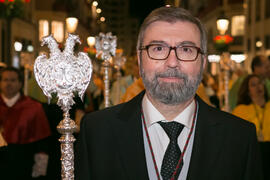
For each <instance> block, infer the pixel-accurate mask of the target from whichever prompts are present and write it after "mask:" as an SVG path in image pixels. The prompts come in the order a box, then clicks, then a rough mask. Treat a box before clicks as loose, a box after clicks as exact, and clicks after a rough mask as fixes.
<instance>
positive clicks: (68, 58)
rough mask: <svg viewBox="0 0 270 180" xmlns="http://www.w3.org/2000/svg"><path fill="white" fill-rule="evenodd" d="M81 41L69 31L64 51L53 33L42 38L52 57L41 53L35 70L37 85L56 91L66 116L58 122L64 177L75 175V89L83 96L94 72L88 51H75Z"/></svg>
mask: <svg viewBox="0 0 270 180" xmlns="http://www.w3.org/2000/svg"><path fill="white" fill-rule="evenodd" d="M76 43H80V39H79V36H77V35H73V34H69V35H68V38H67V39H66V44H65V49H64V51H63V52H62V51H61V50H60V49H59V48H58V44H57V42H56V40H55V39H54V37H53V36H52V35H49V36H46V37H44V38H43V39H42V44H41V45H45V44H47V45H48V47H49V50H50V57H49V58H47V56H46V55H40V56H38V57H37V59H36V61H35V64H34V74H35V78H36V80H37V83H38V85H39V86H40V87H41V89H42V90H43V93H44V94H45V95H46V96H47V97H48V98H49V99H51V98H52V94H57V97H58V101H57V105H58V106H60V107H61V109H62V110H63V117H64V119H63V120H62V121H61V122H60V123H59V125H58V126H57V130H58V131H59V133H61V134H62V136H61V137H60V139H59V141H60V142H61V164H62V171H61V176H62V179H63V180H73V179H74V151H73V143H74V141H75V138H74V136H73V135H72V134H73V132H75V131H76V129H77V127H76V124H75V122H74V121H73V120H72V119H70V117H69V110H70V109H71V106H72V105H73V104H74V103H75V102H74V100H73V98H74V93H78V95H79V96H80V98H81V99H82V98H83V95H84V92H85V90H86V88H87V86H88V85H89V82H90V79H91V74H92V69H93V68H92V63H91V60H90V58H89V57H88V56H87V54H86V53H83V52H79V53H78V56H77V57H76V56H75V55H74V51H73V50H74V46H75V44H76Z"/></svg>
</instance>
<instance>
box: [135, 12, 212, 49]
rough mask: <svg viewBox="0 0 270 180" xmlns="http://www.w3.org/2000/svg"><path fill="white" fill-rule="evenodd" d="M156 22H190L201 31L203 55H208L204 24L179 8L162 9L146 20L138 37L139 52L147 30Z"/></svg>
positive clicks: (151, 14) (152, 13)
mask: <svg viewBox="0 0 270 180" xmlns="http://www.w3.org/2000/svg"><path fill="white" fill-rule="evenodd" d="M156 21H164V22H168V23H175V22H177V21H182V22H190V23H192V24H195V25H196V26H197V27H198V29H199V31H200V38H201V39H200V46H201V47H200V48H201V50H202V52H203V54H206V53H207V35H206V30H205V28H204V26H203V24H202V23H201V21H200V20H199V19H198V18H196V17H194V16H193V15H191V13H190V12H188V11H187V10H185V9H183V8H179V7H161V8H158V9H155V10H154V11H152V12H151V13H150V14H149V15H148V16H147V17H146V18H145V20H144V21H143V23H142V25H141V28H140V31H139V36H138V41H137V50H139V49H140V47H141V46H142V45H143V39H144V33H145V31H146V29H147V28H148V27H149V25H151V24H152V23H154V22H156Z"/></svg>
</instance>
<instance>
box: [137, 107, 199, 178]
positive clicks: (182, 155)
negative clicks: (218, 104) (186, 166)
mask: <svg viewBox="0 0 270 180" xmlns="http://www.w3.org/2000/svg"><path fill="white" fill-rule="evenodd" d="M141 111H142V112H141V113H142V120H143V125H144V130H145V134H146V137H147V141H148V145H149V147H150V151H151V155H152V159H153V163H154V166H155V171H156V175H157V178H158V180H160V175H159V172H158V168H157V163H156V159H155V156H154V152H153V148H152V145H151V141H150V137H149V134H148V130H147V127H146V123H145V118H144V114H143V108H141ZM196 118H197V102H196V103H195V111H194V116H193V120H192V125H191V128H190V131H189V134H188V138H187V140H186V143H185V146H184V149H183V152H182V153H181V156H180V159H179V161H178V164H177V166H176V169H175V171H174V172H173V175H172V178H171V180H174V178H175V175H176V172H177V170H178V168H179V167H180V164H181V162H182V161H183V158H184V154H185V152H186V149H187V146H188V143H189V140H190V137H191V135H192V132H193V129H194V124H195V119H196Z"/></svg>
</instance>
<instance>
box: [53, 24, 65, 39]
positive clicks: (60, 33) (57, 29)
mask: <svg viewBox="0 0 270 180" xmlns="http://www.w3.org/2000/svg"><path fill="white" fill-rule="evenodd" d="M52 34H53V36H54V38H55V39H56V41H57V42H59V43H61V42H63V40H64V23H63V22H62V21H52Z"/></svg>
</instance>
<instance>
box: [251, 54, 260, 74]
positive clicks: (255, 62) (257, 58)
mask: <svg viewBox="0 0 270 180" xmlns="http://www.w3.org/2000/svg"><path fill="white" fill-rule="evenodd" d="M261 58H262V56H255V57H254V58H253V59H252V62H251V70H252V72H253V73H254V70H255V67H258V66H261V65H262V60H261Z"/></svg>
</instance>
